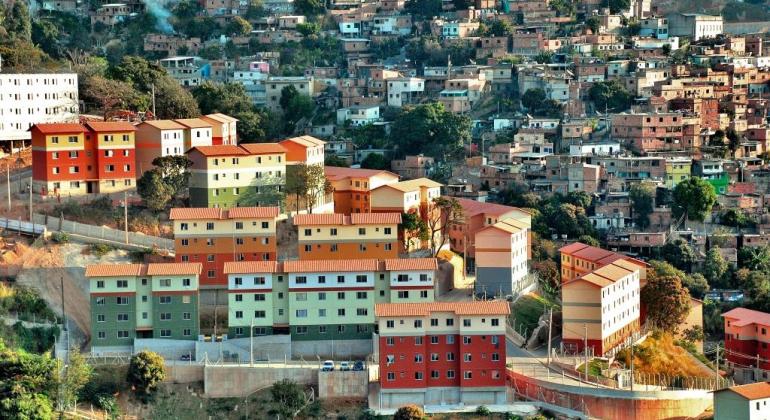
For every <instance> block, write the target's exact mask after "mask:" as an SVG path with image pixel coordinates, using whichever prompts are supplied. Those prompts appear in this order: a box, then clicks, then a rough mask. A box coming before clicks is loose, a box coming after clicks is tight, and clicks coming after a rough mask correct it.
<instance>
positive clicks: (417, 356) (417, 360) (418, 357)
mask: <svg viewBox="0 0 770 420" xmlns="http://www.w3.org/2000/svg"><path fill="white" fill-rule="evenodd" d="M414 362H415V363H422V355H421V354H415V355H414Z"/></svg>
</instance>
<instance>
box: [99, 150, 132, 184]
mask: <svg viewBox="0 0 770 420" xmlns="http://www.w3.org/2000/svg"><path fill="white" fill-rule="evenodd" d="M107 151H111V152H112V156H111V157H108V156H105V152H107ZM125 151H128V156H124V155H123V153H124V152H125ZM94 154H95V155H96V169H97V174H98V177H99V179H123V178H136V151H135V150H134V149H101V150H95V151H94ZM107 165H113V166H114V167H115V168H114V170H113V171H112V172H107V169H106V167H107ZM125 165H129V170H128V171H126V170H125Z"/></svg>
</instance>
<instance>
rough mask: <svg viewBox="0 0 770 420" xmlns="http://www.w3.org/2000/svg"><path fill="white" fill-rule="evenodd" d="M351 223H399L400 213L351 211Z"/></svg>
mask: <svg viewBox="0 0 770 420" xmlns="http://www.w3.org/2000/svg"><path fill="white" fill-rule="evenodd" d="M350 223H351V224H353V225H380V224H399V223H401V213H353V214H351V215H350Z"/></svg>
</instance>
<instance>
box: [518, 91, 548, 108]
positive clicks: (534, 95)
mask: <svg viewBox="0 0 770 420" xmlns="http://www.w3.org/2000/svg"><path fill="white" fill-rule="evenodd" d="M545 99H546V96H545V91H544V90H543V89H540V88H535V89H528V90H527V91H526V92H524V95H522V96H521V105H522V106H523V107H524V108H527V109H528V110H530V111H534V110H535V109H538V108H539V107H540V104H542V103H543V102H545Z"/></svg>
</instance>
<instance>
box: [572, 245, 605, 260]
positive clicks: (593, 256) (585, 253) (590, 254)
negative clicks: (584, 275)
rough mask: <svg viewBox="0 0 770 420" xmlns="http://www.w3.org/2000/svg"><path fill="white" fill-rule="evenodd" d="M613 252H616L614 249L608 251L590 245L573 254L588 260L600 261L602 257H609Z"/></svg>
mask: <svg viewBox="0 0 770 420" xmlns="http://www.w3.org/2000/svg"><path fill="white" fill-rule="evenodd" d="M612 254H614V252H612V251H607V250H606V249H601V248H597V247H595V246H588V247H585V248H583V249H581V250H579V251H577V252H575V253H573V254H572V256H574V257H576V258H581V259H584V260H588V261H593V262H599V260H601V259H602V258H607V257H609V256H611V255H612Z"/></svg>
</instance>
